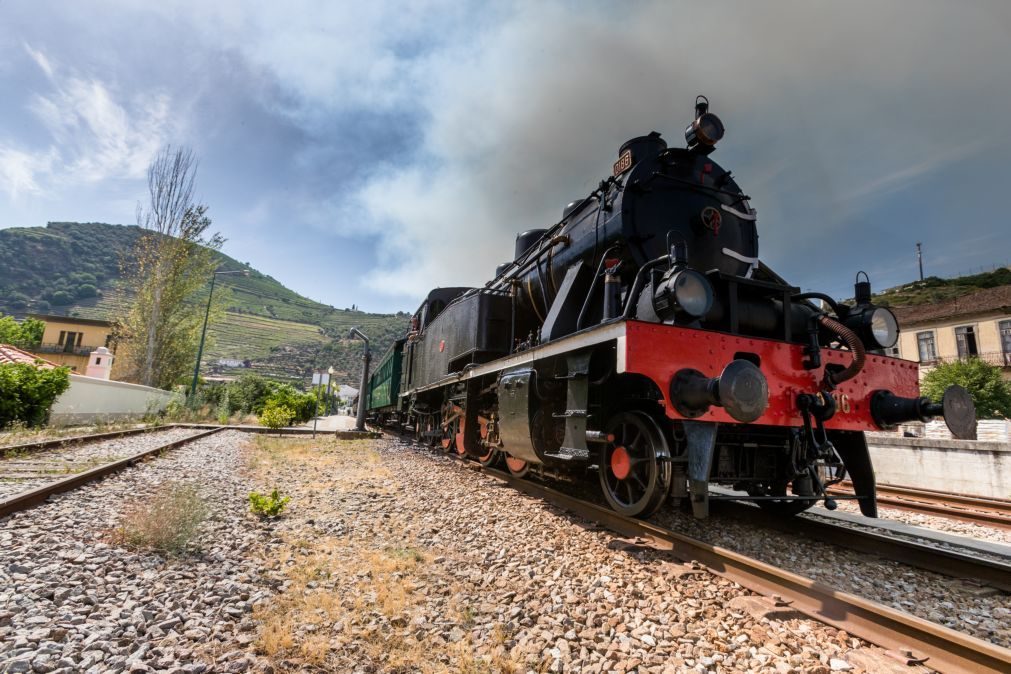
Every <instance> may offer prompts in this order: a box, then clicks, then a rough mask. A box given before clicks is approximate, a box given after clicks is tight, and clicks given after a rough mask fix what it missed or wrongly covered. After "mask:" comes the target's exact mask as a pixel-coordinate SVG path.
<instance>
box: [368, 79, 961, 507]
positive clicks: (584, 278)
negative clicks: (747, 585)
mask: <svg viewBox="0 0 1011 674" xmlns="http://www.w3.org/2000/svg"><path fill="white" fill-rule="evenodd" d="M724 130H725V129H724V125H723V123H722V121H721V120H720V119H719V117H717V116H716V115H715V114H714V113H713V112H711V111H710V109H709V101H708V100H707V99H706V98H705V97H703V96H700V97H698V98H697V99H696V104H695V116H694V119H693V120H692V122H691V124H689V125H688V127H687V129H686V131H685V139H686V146H685V147H668V145H667V143H666V142H665V141H664V139H663V138H661V136H660V134H659V133H657V132H652V133H650V134H649V135H646V136H640V137H638V138H633V139H632V140H629V141H628V142H626V143H625V144H624V145H622V146H621V148H620V149H619V151H618V158H617V161H615V163H614V165H613V167H612V171H611V175H610V176H608V177H607V178H606V179H605V180H602V181H601V182H600V184H599V185H598V186H597V188H596V189H594V190H593V191H592V192H591V193H590V194H589V195H587V196H586V197H585V198H583V199H580V200H578V201H574V202H572V203H570V204H568V205H567V206H566V207H565V209H564V210H563V212H562V218H561V220H560V221H559V222H558V223H556V224H555V225H553V226H552V227H550V228H548V229H531V230H528V231H525V232H523V233H522V234H520V235H518V236H517V237H516V248H515V252H514V255H513V259H512V260H509V261H508V262H504V263H503V264H501V265H499V267H498V269H497V270H496V273H495V278H494V279H492V280H491V281H489V282H488V283H486V284H485V285H484V287H481V288H462V287H461V288H437V289H435V290H433V291H432V292H430V293H429V294H428V296H427V298H426V299H425V301H424V302H423V303H422V304H421V306H420V308H419V309H418V311H417V312H416V313H415V314H414V316H413V318H412V319H411V323H410V328H409V331H408V333H407V334H406V335H405V336H404V338H402V339H399V340H397V341H396V342H395V343H394V344H393V345H392V347H391V348H390V350H389V351H388V352H387V353H386V354H385V355H384V356H383V358H382V360H381V362H380V363H379V364H378V366H377V368H376V369H375V372H374V373H373V374H372V376H371V377H370V379H369V381H368V386H367V390H366V395H367V396H368V397H367V409H368V414H369V417H370V419H371V420H372V421H373V422H376V423H383V424H389V423H394V424H399V425H401V426H402V427H405V428H411V429H413V431H414V433H415V435H416V436H417V438H418V439H419V440H423V441H427V442H430V443H432V444H433V445H441V446H442V447H443V448H444V449H445V450H446V451H452V452H457V453H459V454H461V455H466V456H469V457H472V458H474V459H476V460H478V461H480V462H481V463H482V464H485V465H490V464H492V463H494V462H496V461H499V460H500V459H502V460H504V462H505V464H506V466H507V467H508V469H509V471H510V472H511V473H512V474H513V475H516V476H525V475H527V474H528V473H529V472H531V471H536V472H538V473H542V474H546V475H552V474H558V475H562V474H568V475H570V476H571V475H574V476H580V475H585V474H586V473H587V472H588V471H595V472H596V473H597V479H598V480H599V482H600V487H601V489H602V491H603V494H604V497H605V498H606V500H607V502H608V503H609V504H610V506H611V507H612V508H613V509H614V510H616V511H618V512H620V513H623V514H626V515H630V516H640V517H645V516H648V515H650V514H652V513H653V512H655V511H656V510H657V509H658V508H659V507H660V506H661V505H663V504H664V503H665V502H666V501H668V500H669V499H671V500H674V501H680V500H682V499H687V500H688V502H690V504H691V508H692V511H693V513H694V514H695V516H696V517H700V518H702V517H705V516H706V515H707V514H708V511H709V503H710V499H711V498H721V496H719V495H713V494H710V488H709V486H710V485H711V484H718V485H724V486H726V487H730V488H731V489H733V490H735V491H737V492H738V494H736V495H734V497H735V498H748V499H754V500H756V501H757V502H758V504H759V505H760V506H762V507H765V508H767V509H770V510H774V511H776V512H779V513H783V514H792V513H797V512H800V511H802V510H804V509H806V508H809V507H811V506H812V505H813V504H814V503H816V502H818V501H823V502H824V503H825V505H826V506H827V507H829V508H834V507H835V506H836V503H835V501H834V500H833V499H832V498H830V497H829V496H828V495H827V488H828V487H830V486H831V485H833V484H835V483H837V482H838V481H840V480H842V479H843V478H844V477H845V476H847V475H848V476H849V479H850V480H851V481H852V483H853V487H854V491H855V494H856V498H857V499H858V502H859V506H860V509H861V511H862V512H863V514H864V515H866V516H869V517H874V516H876V514H877V504H876V500H875V481H874V471H873V467H872V464H871V457H870V455H869V453H868V449H867V443H866V441H865V438H864V432H865V431H872V430H878V429H887V428H890V427H893V426H894V425H895V424H898V423H901V422H905V421H911V420H916V419H922V420H926V419H928V418H930V417H934V416H940V415H943V416H944V419H945V420H946V422H947V424H948V426H949V427H950V428H951V430H952V432H953V434H954V435H955V436H956V437H959V438H966V437H974V435H975V413H974V409H973V404H972V401H971V399H970V398H969V396H968V394H967V393H966V392H965V391H964V390H963V389H960V388H958V387H952V388H951V389H949V390H948V391H947V392H946V393H945V395H944V398H943V400H942V401H941V402H939V403H934V402H931V401H930V400H928V399H926V398H923V397H920V395H919V384H918V366H917V364H916V363H912V362H908V361H904V360H900V359H897V358H892V357H888V356H886V355H884V352H885V350H886V349H888V348H890V347H892V346H893V345H894V344H895V343H896V340H897V338H898V325H897V323H896V320H895V317H894V316H893V315H892V313H891V312H890V311H889V310H888V309H886V308H884V307H877V306H875V305H874V304H873V303H872V301H871V285H870V282H869V279H867V276H866V274H863V273H858V274H857V277H856V278H857V281H856V284H855V288H854V301H853V302H852V303H850V304H844V303H841V302H837V301H835V300H834V299H833V298H831V297H829V296H827V295H825V294H822V293H810V292H809V293H801V292H800V291H799V289H798V288H796V287H793V286H791V285H790V284H789V283H787V282H786V281H784V280H783V279H782V278H780V276H778V275H777V274H776V273H775V272H774V271H773V270H772V269H770V268H769V267H768V266H766V265H765V264H763V263H762V262H761V260H759V257H758V230H757V227H756V222H757V218H756V212H755V209H754V208H752V207H751V205H750V201H749V197H748V195H746V194H745V193H744V192H743V191H742V190H741V188H740V187H739V186H738V184H737V182H736V181H735V180H734V178H733V176H732V175H731V173H730V172H729V171H727V170H725V169H723V168H722V167H721V166H719V165H718V164H716V163H715V162H714V161H713V160H712V159H711V154H712V152H713V151H714V149H715V147H716V144H717V143H718V142H719V141H720V140H721V139H722V137H723V135H724Z"/></svg>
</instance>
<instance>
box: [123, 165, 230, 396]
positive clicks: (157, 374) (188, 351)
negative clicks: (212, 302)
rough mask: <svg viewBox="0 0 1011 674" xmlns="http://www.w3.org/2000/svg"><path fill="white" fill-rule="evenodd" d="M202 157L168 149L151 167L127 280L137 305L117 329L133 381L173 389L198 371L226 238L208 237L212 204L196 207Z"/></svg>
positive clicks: (139, 211) (126, 274) (138, 211)
mask: <svg viewBox="0 0 1011 674" xmlns="http://www.w3.org/2000/svg"><path fill="white" fill-rule="evenodd" d="M196 170H197V165H196V159H195V158H194V156H193V152H192V151H191V150H189V149H187V148H179V149H172V147H171V146H168V147H165V148H164V149H162V151H161V152H159V153H158V156H157V157H155V159H154V161H152V163H151V166H150V167H149V168H148V173H147V183H148V191H149V193H150V204H149V206H148V208H147V209H146V210H145V209H143V208H142V207H140V206H139V205H138V207H137V224H138V225H140V226H141V227H142V229H143V234H142V235H141V236H140V237H139V238H138V240H137V243H136V245H135V246H134V249H133V251H132V254H131V257H130V258H129V259H128V260H125V261H124V265H123V266H124V270H123V271H124V276H125V277H126V279H127V287H128V288H129V289H130V290H131V291H132V294H133V304H132V306H131V308H130V311H129V313H128V314H127V316H126V317H125V318H124V319H123V320H122V321H121V322H120V323H119V324H118V326H117V327H118V332H119V334H120V335H121V341H120V344H121V351H120V357H121V359H122V362H124V372H125V373H126V374H127V378H128V379H130V380H131V381H135V382H137V383H140V384H144V385H147V386H157V387H159V388H169V387H171V386H172V384H173V383H175V381H176V380H178V379H179V378H180V377H182V376H183V375H184V374H185V373H186V372H187V370H188V368H191V367H192V366H193V358H194V357H195V356H196V351H197V341H198V339H199V337H200V328H201V325H202V321H203V311H202V308H201V306H200V304H201V303H200V302H199V301H197V300H198V296H199V295H200V294H201V291H203V290H204V289H205V287H206V285H207V281H208V280H209V279H210V277H211V274H213V273H214V267H215V263H216V260H215V253H214V251H216V250H217V249H219V248H220V247H221V244H222V243H224V240H223V239H222V238H221V236H220V235H219V234H217V233H214V234H208V229H209V228H210V226H211V219H210V218H209V217H207V206H205V205H204V204H197V203H195V202H194V197H193V188H194V182H195V179H196Z"/></svg>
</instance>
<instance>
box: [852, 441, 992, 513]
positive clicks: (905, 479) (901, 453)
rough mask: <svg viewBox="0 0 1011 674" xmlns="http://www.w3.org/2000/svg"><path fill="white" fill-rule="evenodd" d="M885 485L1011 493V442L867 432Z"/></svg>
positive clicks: (950, 490)
mask: <svg viewBox="0 0 1011 674" xmlns="http://www.w3.org/2000/svg"><path fill="white" fill-rule="evenodd" d="M867 444H868V446H869V448H870V452H871V461H872V462H873V464H874V473H875V475H876V476H877V480H878V482H880V483H882V484H897V485H903V486H907V487H923V488H925V489H937V490H940V491H949V492H955V493H959V494H973V495H976V496H988V497H991V498H1003V499H1006V498H1011V445H1008V444H1007V443H1003V442H984V441H980V440H937V439H932V438H900V437H895V436H885V435H884V434H881V435H879V434H876V433H868V434H867Z"/></svg>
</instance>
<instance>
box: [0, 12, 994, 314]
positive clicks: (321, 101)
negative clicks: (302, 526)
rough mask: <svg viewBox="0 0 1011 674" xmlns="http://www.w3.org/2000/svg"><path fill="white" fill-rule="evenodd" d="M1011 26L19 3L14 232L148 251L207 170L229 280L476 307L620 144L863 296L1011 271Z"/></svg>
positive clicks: (6, 119) (5, 53)
mask: <svg viewBox="0 0 1011 674" xmlns="http://www.w3.org/2000/svg"><path fill="white" fill-rule="evenodd" d="M1009 34H1011V3H1008V2H1002V1H999V0H998V1H995V2H985V1H983V2H976V3H973V4H972V5H971V6H970V8H968V9H967V7H966V6H965V5H964V4H963V3H960V2H954V1H951V2H938V1H931V0H905V1H901V0H895V1H893V2H888V3H882V2H873V1H851V2H846V3H832V4H829V3H822V2H800V1H798V2H777V1H768V2H761V3H756V2H748V1H740V2H721V3H698V2H675V1H673V0H667V1H658V2H649V1H641V2H628V3H610V2H590V1H584V2H574V1H573V2H563V1H549V0H539V1H535V2H522V1H520V2H473V3H467V2H463V1H462V0H447V1H443V0H416V1H410V0H398V1H388V0H370V2H357V1H356V2H341V1H320V2H310V1H297V0H290V1H287V2H284V3H280V2H263V3H255V2H239V1H238V0H219V1H215V2H213V3H209V2H197V1H192V2H191V1H186V0H162V1H160V2H158V3H150V2H141V1H136V2H134V1H127V0H123V1H120V2H103V1H95V0H81V1H79V2H50V1H47V0H0V96H2V105H0V228H2V227H26V226H41V225H45V223H46V222H49V221H81V222H110V223H119V224H134V223H135V222H136V209H137V205H138V203H143V202H144V200H145V198H146V194H147V185H146V169H147V166H148V164H149V162H150V161H151V159H152V157H153V156H154V155H155V154H156V153H157V152H158V151H159V149H160V148H162V147H163V146H165V145H166V144H172V145H175V146H179V145H185V146H189V147H190V148H192V149H193V151H194V153H195V154H196V155H197V157H198V158H199V161H200V165H199V173H198V176H197V195H198V198H199V200H200V201H201V202H203V203H205V204H207V205H208V206H209V209H210V210H209V215H210V216H211V218H212V219H213V221H214V228H215V229H217V230H218V231H220V232H221V234H222V235H223V236H224V237H225V238H226V239H227V242H226V244H225V246H224V252H226V253H227V254H229V255H231V256H232V257H235V258H237V259H238V260H240V261H243V262H249V263H250V264H252V265H253V266H254V267H255V268H257V269H259V270H260V271H262V272H264V273H267V274H270V275H271V276H273V277H275V278H276V279H278V280H279V281H281V282H282V283H284V284H285V285H287V286H288V287H290V288H292V289H294V290H296V291H298V292H300V293H302V294H303V295H306V296H308V297H310V298H312V299H315V300H319V301H322V302H324V303H326V304H333V305H334V306H337V307H346V306H350V305H352V304H356V305H358V307H359V308H363V309H365V310H369V311H381V312H392V311H398V310H413V309H414V308H415V307H416V306H417V304H418V302H419V301H420V299H421V298H422V297H423V296H424V295H425V294H426V293H427V291H428V290H429V289H430V288H432V287H436V286H459V285H480V284H483V283H484V282H485V281H486V280H488V279H489V278H490V277H491V276H492V275H493V273H494V268H495V266H496V265H497V264H498V263H500V262H504V261H506V260H507V259H509V258H510V257H511V253H512V248H513V239H514V237H515V235H516V233H518V232H520V231H523V230H526V229H532V228H536V227H547V226H550V225H551V224H553V223H554V222H556V221H557V220H558V219H559V217H560V215H561V209H562V207H563V206H564V204H566V203H568V202H570V201H572V200H574V199H577V198H581V197H583V196H585V195H586V194H587V193H588V192H589V191H590V190H592V189H593V188H594V187H595V186H596V185H597V183H598V182H599V181H600V179H601V178H604V177H606V176H607V175H609V173H610V169H611V164H612V163H613V162H614V160H615V159H616V158H617V150H618V147H619V146H620V145H621V143H623V142H624V141H625V140H627V139H629V138H631V137H634V136H638V135H643V134H645V133H648V132H649V131H652V130H656V131H660V132H661V133H663V134H664V136H665V137H666V138H667V139H668V142H670V143H671V144H672V145H678V144H681V143H683V130H684V127H685V126H686V125H687V124H688V123H689V122H690V121H691V117H692V107H693V103H694V100H695V96H696V95H697V94H705V95H706V96H707V97H708V98H709V100H710V101H711V104H712V111H713V112H715V113H717V114H718V115H719V116H720V117H721V118H722V120H723V121H724V123H725V125H726V127H727V133H726V136H725V138H724V139H723V141H722V142H721V143H720V146H719V147H718V149H717V151H716V152H715V154H714V155H713V159H714V160H715V161H716V162H718V163H719V164H721V165H722V166H724V167H725V168H728V169H730V170H732V171H733V173H734V175H735V177H736V179H737V181H738V183H739V184H740V185H741V186H742V188H743V189H744V191H745V192H746V193H748V194H749V195H750V196H751V198H752V202H751V203H752V205H753V206H754V207H755V208H757V210H758V227H759V232H760V236H761V239H760V250H759V253H760V257H761V258H762V260H763V261H764V262H765V263H766V264H768V265H770V266H771V267H772V268H773V269H775V270H776V271H777V272H778V273H779V274H780V275H781V276H784V277H785V278H786V279H788V280H789V281H790V282H791V283H793V284H794V285H797V286H799V287H801V288H803V289H805V290H821V291H824V292H829V293H831V294H833V295H836V296H839V297H849V296H852V279H853V277H854V275H855V273H856V271H857V270H861V269H862V270H865V271H867V272H868V274H869V275H870V278H871V281H872V282H873V283H874V286H875V288H885V287H890V286H894V285H898V284H901V283H905V282H909V281H912V280H915V279H916V277H917V274H918V272H917V266H916V265H917V262H916V255H915V245H916V242H918V241H919V242H922V243H923V252H924V256H923V260H924V267H925V272H926V274H927V275H939V276H946V275H955V274H960V273H968V272H971V271H978V270H979V268H981V267H986V268H989V267H991V266H993V265H1001V264H1008V263H1009V262H1011V208H1009V206H1008V202H1007V201H1005V199H1007V198H1008V194H1007V193H1008V190H1009V185H1011V159H1009V157H1011V41H1009V40H1007V36H1008V35H1009Z"/></svg>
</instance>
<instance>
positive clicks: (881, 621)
mask: <svg viewBox="0 0 1011 674" xmlns="http://www.w3.org/2000/svg"><path fill="white" fill-rule="evenodd" d="M484 472H485V473H487V474H488V475H491V476H493V477H495V478H497V479H499V480H501V481H502V482H504V483H506V484H508V485H509V486H511V487H513V488H515V489H517V490H519V491H521V492H523V493H525V494H528V495H530V496H533V497H536V498H539V499H542V500H544V501H545V502H547V503H550V504H551V505H553V506H555V507H557V508H559V509H561V510H564V511H566V512H569V513H572V514H573V515H576V516H578V517H581V518H583V519H585V520H589V521H591V522H595V523H597V524H599V525H601V526H603V527H606V528H607V529H610V530H612V531H614V532H616V533H619V534H621V535H623V536H627V537H632V538H634V539H636V541H637V542H641V544H642V545H645V546H648V547H651V548H653V549H656V550H660V551H665V552H668V553H669V554H671V555H673V556H674V557H676V558H677V559H678V560H680V561H683V562H693V561H694V562H698V563H700V564H702V565H704V566H705V567H707V568H708V569H709V570H710V571H711V572H713V573H715V574H717V575H720V576H723V577H725V578H727V579H729V580H732V581H734V582H735V583H737V584H739V585H741V586H742V587H745V588H747V589H749V590H751V591H753V592H756V593H758V594H760V595H763V596H764V597H770V598H774V599H773V601H774V602H776V603H778V604H780V605H783V604H786V605H788V606H789V608H790V609H793V610H796V611H798V612H800V613H802V614H804V615H806V616H809V617H811V618H814V619H815V620H818V621H820V622H823V623H825V624H828V625H832V626H833V627H837V628H839V629H841V630H845V631H846V632H847V633H849V634H852V635H854V636H857V637H859V638H862V639H864V640H866V641H868V642H870V643H872V644H875V645H877V646H880V647H882V648H884V649H886V650H887V651H889V653H890V654H892V655H894V656H895V657H898V658H899V659H901V660H904V661H905V662H906V663H907V664H924V665H925V666H927V667H929V668H931V669H934V670H937V671H939V672H945V673H947V672H952V673H956V672H957V673H963V672H965V673H969V672H972V673H982V672H994V673H997V672H1001V673H1006V672H1009V671H1011V650H1008V649H1005V648H1001V647H1000V646H997V645H995V644H992V643H990V642H987V641H983V640H981V639H977V638H975V637H971V636H969V635H966V634H963V633H961V632H958V631H956V630H952V629H949V628H947V627H943V626H941V625H937V624H935V623H932V622H930V621H928V620H924V619H922V618H918V617H916V616H913V615H910V614H908V613H904V612H902V611H897V610H895V609H893V608H890V607H888V606H885V605H883V604H879V603H877V602H874V601H871V600H868V599H864V598H862V597H858V596H856V595H853V594H849V593H847V592H842V591H840V590H837V589H835V588H832V587H829V586H827V585H824V584H822V583H819V582H817V581H813V580H811V579H809V578H805V577H803V576H800V575H798V574H795V573H791V572H789V571H785V570H783V569H780V568H777V567H775V566H772V565H770V564H766V563H765V562H761V561H758V560H756V559H752V558H750V557H747V556H745V555H742V554H740V553H737V552H734V551H733V550H729V549H727V548H722V547H719V546H715V545H710V544H708V543H703V542H701V541H698V540H695V539H692V538H690V537H688V536H685V535H683V534H680V533H678V532H676V531H672V530H670V529H666V528H663V527H659V526H656V525H654V524H650V523H648V522H644V521H642V520H637V519H633V518H628V517H624V516H622V515H619V514H618V513H616V512H614V511H613V510H610V509H609V508H605V507H602V506H599V505H597V504H594V503H591V502H589V501H585V500H583V499H579V498H576V497H573V496H570V495H568V494H565V493H563V492H561V491H558V490H556V489H552V488H551V487H547V486H545V485H542V484H539V483H537V482H533V481H530V480H521V479H517V478H514V477H513V476H511V475H509V474H508V473H505V472H502V471H499V470H495V469H484ZM772 606H773V603H772V602H770V608H771V607H772Z"/></svg>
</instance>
